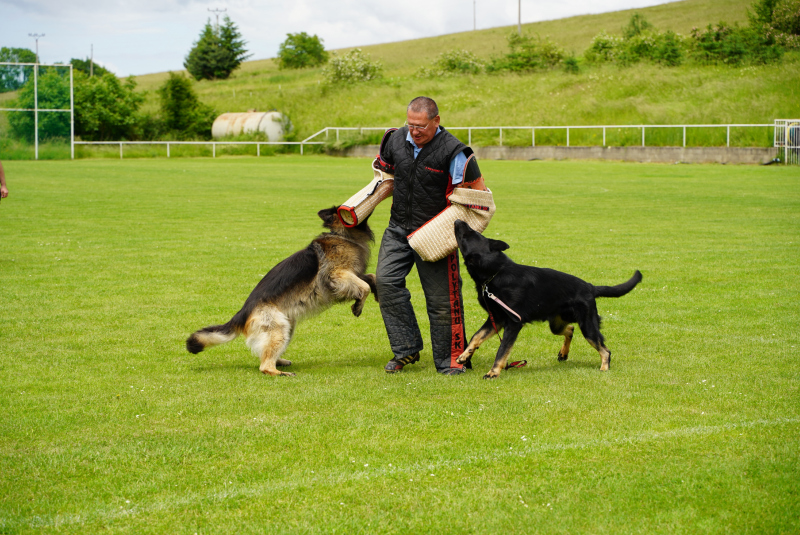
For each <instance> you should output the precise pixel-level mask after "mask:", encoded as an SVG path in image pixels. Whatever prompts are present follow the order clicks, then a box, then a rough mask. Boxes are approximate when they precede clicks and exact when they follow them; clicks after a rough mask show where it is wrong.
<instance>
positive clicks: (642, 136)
mask: <svg viewBox="0 0 800 535" xmlns="http://www.w3.org/2000/svg"><path fill="white" fill-rule="evenodd" d="M642 147H644V125H642Z"/></svg>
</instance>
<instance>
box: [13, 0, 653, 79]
mask: <svg viewBox="0 0 800 535" xmlns="http://www.w3.org/2000/svg"><path fill="white" fill-rule="evenodd" d="M518 1H520V0H492V1H490V0H400V1H391V2H390V1H383V0H342V1H330V0H293V1H283V2H279V1H274V0H273V1H258V0H228V1H223V0H220V1H219V2H214V1H205V0H0V46H6V47H15V48H29V49H31V50H35V41H34V38H33V37H29V34H35V33H38V34H40V35H41V34H44V37H41V38H40V39H39V58H40V61H41V62H42V63H54V62H67V61H69V60H70V59H71V58H88V57H89V54H90V52H91V47H92V46H94V59H95V61H96V62H97V63H99V64H101V65H103V66H105V67H107V68H109V69H111V70H112V71H113V72H114V73H116V74H117V75H120V76H127V75H129V74H147V73H152V72H163V71H168V70H180V69H183V59H184V57H185V56H186V54H187V53H188V52H189V50H190V49H191V47H192V44H193V43H194V42H195V41H196V40H197V38H198V37H199V35H200V31H201V30H202V29H203V25H204V24H205V22H206V21H207V20H208V19H209V17H211V18H212V21H213V20H214V19H213V17H214V14H213V13H211V12H209V9H226V10H227V11H226V12H225V13H224V14H223V15H222V16H224V15H228V16H230V18H231V19H232V20H233V22H234V23H235V24H236V25H237V26H238V27H239V30H240V32H241V33H242V36H243V37H244V39H245V40H246V41H247V49H248V50H249V51H250V52H251V53H252V54H253V56H252V58H251V59H264V58H271V57H275V56H276V54H277V51H278V45H279V44H280V43H281V42H282V41H283V40H284V39H285V38H286V34H287V33H297V32H302V31H304V32H307V33H309V34H312V35H313V34H316V35H318V36H319V37H321V38H322V39H323V41H324V44H325V48H327V49H329V50H331V49H336V48H343V47H349V46H361V45H370V44H377V43H387V42H391V41H403V40H406V39H414V38H418V37H430V36H435V35H441V34H446V33H454V32H462V31H468V30H472V29H473V6H474V8H475V13H476V19H477V27H478V29H485V28H493V27H497V26H510V25H514V24H516V23H517V5H518ZM667 1H668V0H559V1H544V0H521V5H522V22H523V23H526V22H536V21H541V20H552V19H559V18H563V17H570V16H573V15H583V14H587V13H602V12H607V11H617V10H620V9H629V8H638V7H645V6H652V5H656V4H663V3H666V2H667Z"/></svg>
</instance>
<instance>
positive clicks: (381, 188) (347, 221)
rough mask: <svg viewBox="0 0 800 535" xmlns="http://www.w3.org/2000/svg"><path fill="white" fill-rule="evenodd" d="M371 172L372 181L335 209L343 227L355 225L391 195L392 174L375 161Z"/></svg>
mask: <svg viewBox="0 0 800 535" xmlns="http://www.w3.org/2000/svg"><path fill="white" fill-rule="evenodd" d="M372 172H373V175H374V178H373V179H372V181H371V182H370V183H369V184H367V185H366V186H365V187H364V188H362V189H361V190H360V191H359V192H358V193H356V194H355V195H353V196H352V197H350V198H349V199H347V200H346V201H345V202H344V204H342V205H341V206H339V208H338V209H337V210H336V213H337V214H338V215H339V219H340V220H341V221H342V224H343V225H344V226H345V227H355V226H356V225H358V224H359V223H361V222H362V221H364V220H365V219H366V218H367V217H369V215H370V214H371V213H372V211H373V210H375V207H376V206H378V204H380V202H381V201H382V200H384V199H386V198H387V197H391V196H392V193H393V192H394V175H390V174H388V173H386V172H384V171H383V170H381V169H380V168H379V167H378V166H377V165H376V163H375V162H373V164H372Z"/></svg>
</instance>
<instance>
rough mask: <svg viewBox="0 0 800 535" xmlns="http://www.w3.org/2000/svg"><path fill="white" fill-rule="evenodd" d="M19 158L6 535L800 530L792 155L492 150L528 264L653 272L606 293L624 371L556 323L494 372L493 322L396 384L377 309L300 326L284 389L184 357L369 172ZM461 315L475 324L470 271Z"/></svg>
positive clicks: (0, 454)
mask: <svg viewBox="0 0 800 535" xmlns="http://www.w3.org/2000/svg"><path fill="white" fill-rule="evenodd" d="M4 166H5V168H6V173H7V176H8V183H9V187H10V190H11V195H10V197H9V198H8V199H4V200H3V201H2V204H0V229H2V240H0V272H2V286H0V304H1V305H0V388H2V395H1V396H0V409H1V410H2V413H3V418H2V419H1V420H0V533H37V532H45V533H97V532H107V533H137V534H140V533H154V534H156V533H158V534H160V533H431V532H438V533H534V532H535V533H592V534H603V533H608V534H619V533H642V534H645V533H647V534H650V533H665V534H676V533H719V534H722V533H725V534H727V533H797V532H798V531H800V390H799V389H798V386H799V385H800V362H798V353H799V352H798V349H797V346H798V345H800V332H799V331H798V328H797V325H798V322H799V321H800V290H799V286H798V282H799V281H798V272H800V271H799V270H800V246H799V244H800V224H799V223H800V186H798V178H799V177H798V172H797V170H796V169H791V168H781V167H776V166H769V167H751V166H736V167H732V166H689V165H643V164H618V163H585V162H510V161H509V162H503V161H498V162H495V161H486V162H482V163H481V166H482V170H483V172H484V175H485V176H486V177H487V184H488V185H489V186H490V187H491V188H492V189H493V191H494V193H495V199H496V201H497V205H498V212H497V215H496V216H495V218H494V220H493V221H492V224H491V225H490V227H489V229H488V230H487V234H488V235H490V236H493V237H501V238H502V239H504V240H506V241H507V242H509V243H510V244H511V249H510V250H509V251H508V253H509V255H510V256H511V257H512V258H513V259H515V260H516V261H519V262H524V263H528V264H535V265H538V266H547V267H553V268H556V269H560V270H563V271H568V272H571V273H574V274H575V275H578V276H580V277H582V278H584V279H586V280H589V281H591V282H594V283H597V284H616V283H619V282H622V281H624V280H627V278H628V277H629V276H630V275H631V273H633V270H634V269H640V270H642V272H643V274H644V281H643V282H642V284H641V285H640V286H639V287H637V288H636V290H635V291H634V292H632V293H631V294H629V295H627V296H625V297H623V298H621V299H605V300H599V301H598V305H599V308H600V313H601V315H602V316H603V317H604V333H605V335H606V339H607V344H608V346H609V348H610V349H611V350H612V352H613V355H614V359H613V362H612V369H611V371H610V372H607V373H601V372H600V371H599V365H600V361H599V357H598V355H597V353H596V352H595V351H594V350H593V349H592V348H591V347H589V345H588V344H587V343H585V341H584V340H583V339H582V337H580V336H576V339H575V344H573V346H572V348H573V349H572V352H571V354H570V359H569V361H567V362H565V363H559V362H557V360H556V353H557V351H558V349H559V347H560V340H559V339H558V338H556V337H554V336H552V335H551V334H549V331H548V329H547V328H546V326H544V325H541V324H539V325H534V326H530V327H528V328H526V329H525V330H523V332H522V334H521V336H520V340H519V342H518V343H517V345H516V348H515V352H514V353H513V355H514V357H516V358H524V359H527V360H528V362H529V364H528V366H527V367H526V368H523V369H520V370H511V371H509V372H506V373H504V374H503V375H502V376H501V377H500V378H499V379H498V380H496V381H484V380H482V379H481V377H482V376H483V374H484V373H485V372H486V370H488V368H489V366H490V363H491V361H492V359H493V354H494V351H495V350H496V348H497V345H498V342H497V339H496V338H495V339H493V340H491V341H489V342H487V343H486V344H485V345H484V347H483V348H482V349H481V350H480V351H479V352H478V353H476V355H475V357H474V358H473V362H474V364H475V368H476V369H475V370H474V371H472V372H471V373H468V374H465V375H463V376H460V377H443V376H440V375H438V374H436V372H435V370H434V367H433V363H432V359H431V355H430V349H429V348H430V344H429V343H427V342H426V349H425V350H424V351H423V354H422V360H421V361H420V362H419V363H418V364H416V365H413V366H409V367H408V368H407V370H405V371H404V372H403V373H402V374H398V375H395V376H390V375H387V374H385V373H384V372H383V365H384V364H385V362H386V361H387V359H388V358H389V356H390V355H389V350H388V341H387V339H386V335H385V332H384V330H383V325H382V321H381V318H380V314H379V311H378V307H377V304H376V303H374V302H373V301H370V302H369V303H368V304H367V306H366V307H365V310H364V314H363V315H362V316H361V317H360V318H354V317H352V315H351V314H350V312H349V307H348V306H339V307H335V308H332V309H330V310H328V311H326V312H324V313H323V314H322V315H320V316H318V317H316V318H313V319H310V320H308V321H307V322H306V323H304V324H302V325H301V326H300V327H299V328H298V330H297V333H296V338H295V340H294V341H293V342H292V344H291V345H290V347H289V350H288V352H287V358H289V359H291V360H292V361H294V365H293V366H292V367H291V370H292V371H294V372H296V373H297V377H293V378H270V377H265V376H262V375H261V374H260V373H259V372H258V364H257V360H256V359H255V358H254V357H253V356H251V355H250V354H249V352H248V350H247V348H246V347H245V345H244V343H243V342H242V341H241V340H237V341H234V342H233V343H231V344H228V345H226V346H221V347H217V348H213V349H211V350H208V351H207V352H203V353H201V354H199V355H196V356H193V355H189V354H188V353H187V352H186V350H185V348H184V340H185V339H186V337H187V335H188V334H189V333H191V332H192V331H194V330H196V329H198V328H200V327H203V326H205V325H209V324H212V323H219V322H223V321H226V320H227V319H229V318H230V316H232V315H233V313H235V312H236V311H237V310H238V308H239V307H240V306H241V304H242V303H243V302H244V299H245V298H246V296H247V295H248V293H249V292H250V290H251V289H252V287H253V286H254V285H255V284H256V283H257V282H258V280H259V279H260V278H261V276H263V274H264V273H265V272H266V271H267V270H268V269H269V268H270V267H271V266H273V265H274V264H275V263H276V262H277V261H279V260H280V259H282V258H284V257H286V256H287V255H289V254H290V253H292V252H294V251H296V250H298V249H300V248H301V247H304V246H305V245H306V244H307V243H308V242H309V241H310V239H311V238H313V237H314V236H315V235H316V234H317V233H319V232H320V231H321V226H320V224H319V220H318V219H317V218H316V215H315V214H316V211H317V210H318V209H320V208H323V207H328V206H331V205H333V204H338V203H340V202H342V201H344V200H345V199H346V198H348V197H349V196H350V195H351V194H352V193H353V192H355V191H356V190H357V189H358V188H360V187H361V186H363V184H365V183H366V182H367V181H368V180H369V178H370V176H371V175H370V173H369V169H368V166H369V162H368V161H367V160H358V159H333V158H327V157H322V156H310V157H309V156H306V157H299V156H276V157H272V158H261V159H256V158H252V157H248V158H218V159H216V160H212V159H182V160H166V159H154V160H125V161H113V160H93V161H87V160H82V161H75V162H53V161H50V162H25V161H9V162H4ZM387 219H388V204H387V203H384V205H381V206H380V207H379V209H378V210H377V211H376V213H375V214H374V216H373V218H372V219H371V222H372V224H373V228H374V229H375V230H376V235H377V236H378V239H377V241H379V240H380V234H381V232H382V230H383V228H384V226H385V224H386V222H387ZM377 245H378V244H377V243H376V245H375V247H374V248H373V251H375V252H377ZM376 255H377V253H375V256H376ZM375 256H373V260H372V263H371V266H373V268H374V263H375ZM464 276H465V277H466V273H464ZM409 285H410V287H411V290H412V294H413V295H414V299H415V301H414V303H415V306H416V308H417V311H418V312H422V311H423V310H424V306H423V302H422V301H421V299H420V294H421V291H420V288H419V283H418V281H417V280H416V278H415V277H414V276H412V277H411V278H410V279H409ZM465 304H466V319H467V330H468V332H469V334H471V333H472V332H474V330H476V329H477V328H478V326H479V325H480V323H481V322H482V320H483V319H484V318H483V315H482V313H481V311H480V310H479V307H478V305H477V302H476V299H475V294H474V287H473V284H472V282H471V281H469V280H465ZM420 321H421V323H422V324H423V330H424V332H427V320H426V318H425V317H424V313H423V314H422V315H421V316H420ZM426 338H427V336H426Z"/></svg>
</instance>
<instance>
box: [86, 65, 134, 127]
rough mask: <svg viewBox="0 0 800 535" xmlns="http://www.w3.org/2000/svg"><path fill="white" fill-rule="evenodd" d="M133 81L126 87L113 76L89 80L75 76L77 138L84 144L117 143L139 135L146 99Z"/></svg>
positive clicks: (128, 81) (130, 80)
mask: <svg viewBox="0 0 800 535" xmlns="http://www.w3.org/2000/svg"><path fill="white" fill-rule="evenodd" d="M135 89H136V82H135V81H134V80H133V78H128V80H127V81H126V82H125V83H124V84H123V83H122V82H120V80H119V78H117V77H116V76H114V75H113V74H111V73H106V74H104V75H102V76H93V77H89V76H88V75H86V74H84V73H83V72H81V71H78V72H77V73H75V134H76V135H79V136H81V137H82V138H83V139H85V140H91V141H115V140H122V139H132V138H134V137H135V135H136V130H137V122H138V119H139V117H138V111H139V107H140V106H141V104H142V102H144V95H143V94H141V93H136V92H135Z"/></svg>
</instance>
